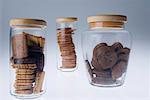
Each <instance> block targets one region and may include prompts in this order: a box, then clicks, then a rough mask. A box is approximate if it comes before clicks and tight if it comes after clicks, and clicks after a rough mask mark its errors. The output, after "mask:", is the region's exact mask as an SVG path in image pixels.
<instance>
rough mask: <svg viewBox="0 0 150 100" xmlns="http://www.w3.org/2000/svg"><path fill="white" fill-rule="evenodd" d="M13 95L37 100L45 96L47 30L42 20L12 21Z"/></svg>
mask: <svg viewBox="0 0 150 100" xmlns="http://www.w3.org/2000/svg"><path fill="white" fill-rule="evenodd" d="M10 27H11V28H10V68H11V71H10V74H11V76H10V93H11V94H12V95H13V96H15V97H17V98H25V99H26V98H36V97H39V96H40V95H42V94H43V93H44V92H45V89H46V86H45V81H44V76H45V69H44V67H45V53H46V46H45V31H44V29H45V27H46V22H45V21H44V20H40V19H23V18H19V19H12V20H10Z"/></svg>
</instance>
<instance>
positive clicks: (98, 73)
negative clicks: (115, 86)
mask: <svg viewBox="0 0 150 100" xmlns="http://www.w3.org/2000/svg"><path fill="white" fill-rule="evenodd" d="M92 73H93V74H96V77H101V78H111V70H110V69H109V70H95V69H93V70H92Z"/></svg>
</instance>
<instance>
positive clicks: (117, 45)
mask: <svg viewBox="0 0 150 100" xmlns="http://www.w3.org/2000/svg"><path fill="white" fill-rule="evenodd" d="M122 48H123V45H122V44H121V43H120V42H116V43H114V44H113V45H112V46H111V49H113V50H114V51H115V52H116V53H119V52H120V50H121V49H122Z"/></svg>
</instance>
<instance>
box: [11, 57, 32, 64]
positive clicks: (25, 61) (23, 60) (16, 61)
mask: <svg viewBox="0 0 150 100" xmlns="http://www.w3.org/2000/svg"><path fill="white" fill-rule="evenodd" d="M13 63H14V64H35V58H31V57H28V58H20V59H13Z"/></svg>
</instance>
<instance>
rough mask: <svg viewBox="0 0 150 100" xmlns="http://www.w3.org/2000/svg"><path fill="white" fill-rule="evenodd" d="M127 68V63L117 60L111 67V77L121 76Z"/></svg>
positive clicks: (114, 78)
mask: <svg viewBox="0 0 150 100" xmlns="http://www.w3.org/2000/svg"><path fill="white" fill-rule="evenodd" d="M126 69H127V63H126V62H125V61H120V62H118V63H117V64H116V65H115V66H114V67H113V68H112V79H113V80H116V79H117V78H119V77H121V76H122V74H123V73H124V72H125V71H126Z"/></svg>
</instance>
